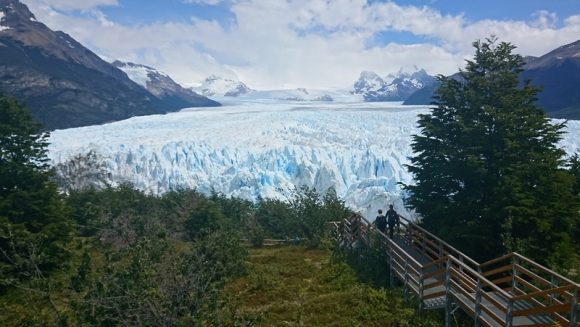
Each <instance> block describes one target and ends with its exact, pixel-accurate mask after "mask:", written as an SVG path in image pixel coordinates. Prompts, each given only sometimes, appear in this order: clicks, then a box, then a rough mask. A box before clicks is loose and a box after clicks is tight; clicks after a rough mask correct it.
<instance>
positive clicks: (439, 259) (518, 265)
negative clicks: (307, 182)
mask: <svg viewBox="0 0 580 327" xmlns="http://www.w3.org/2000/svg"><path fill="white" fill-rule="evenodd" d="M401 220H402V221H403V222H404V223H403V224H402V225H403V226H404V227H406V232H405V233H403V234H401V239H402V240H404V241H405V243H406V244H409V245H410V246H412V247H414V248H415V249H416V250H417V251H419V252H422V253H423V254H422V255H423V256H424V257H425V258H426V259H427V260H429V262H426V263H421V262H419V261H418V260H417V259H416V258H415V257H414V255H413V254H411V253H413V252H407V250H406V249H404V248H403V247H402V246H399V244H397V242H395V241H394V240H393V239H391V238H390V237H388V236H387V235H386V234H385V233H383V232H381V231H380V230H378V229H377V228H374V227H373V225H372V224H371V223H370V222H369V221H368V220H367V219H366V218H364V217H362V215H356V214H355V215H353V216H351V218H350V219H344V220H342V221H341V222H333V225H334V226H335V227H336V231H337V233H336V236H337V237H339V238H340V239H342V240H343V241H348V243H347V246H348V247H353V246H356V244H360V243H358V242H362V244H367V246H372V245H373V244H374V243H373V242H372V241H371V236H372V235H378V236H379V242H380V243H381V244H383V245H386V246H387V250H388V255H389V257H390V259H389V263H390V266H391V277H392V276H393V275H394V276H395V277H396V278H398V279H399V280H401V281H402V282H404V287H405V290H406V291H407V290H411V291H412V293H414V294H415V295H417V296H418V298H419V299H420V303H421V307H422V306H423V303H425V304H427V302H424V301H427V300H429V301H431V299H435V298H444V299H446V301H460V302H462V304H461V305H460V306H462V307H463V309H464V310H468V311H469V312H468V314H471V315H472V316H473V317H474V318H475V320H476V321H480V322H481V323H482V324H483V325H485V326H493V324H492V323H491V322H490V320H489V319H490V318H491V319H493V320H494V321H495V322H497V323H499V324H501V325H503V324H505V325H506V326H513V323H514V317H521V316H525V315H528V314H530V315H543V316H545V317H547V318H549V319H550V320H548V321H554V322H558V323H560V324H562V323H568V322H569V323H570V326H576V325H577V320H578V315H579V314H580V312H578V310H580V309H579V306H578V295H579V293H580V286H579V284H577V283H575V282H573V281H571V280H570V279H568V278H566V277H564V276H562V275H560V274H558V273H556V272H554V271H552V270H550V269H548V268H546V267H544V266H542V265H540V264H538V263H536V262H534V261H533V260H530V259H528V258H526V257H524V256H522V255H520V254H518V253H515V252H513V253H509V254H506V255H503V256H501V257H499V258H495V259H493V260H489V261H486V262H484V263H482V264H479V263H477V262H476V261H475V260H473V259H471V258H470V257H468V256H467V255H465V254H464V253H462V252H460V251H458V250H457V249H455V248H454V247H452V246H451V245H449V244H448V243H446V242H445V241H443V240H441V239H439V238H438V237H437V236H435V235H434V234H432V233H430V232H429V231H427V230H426V229H424V228H422V227H421V226H418V225H417V224H416V223H414V222H412V221H410V220H408V219H406V218H404V217H401ZM344 244H345V243H343V242H341V245H344ZM432 249H435V251H433V250H432ZM427 251H429V254H428V253H427ZM506 260H510V262H509V263H508V264H504V265H503V266H499V265H497V264H498V263H501V262H502V261H506ZM443 264H445V265H444V267H443ZM494 265H495V266H494ZM522 265H525V266H526V267H524V266H522ZM433 267H437V268H435V269H432V268H433ZM487 267H490V268H491V269H486V270H487V271H483V270H484V269H482V268H487ZM530 269H532V270H533V271H532V270H530ZM534 271H535V272H534ZM536 273H538V274H536ZM546 274H548V275H549V278H548V279H549V280H547V279H545V278H544V277H542V276H546ZM493 278H495V279H493ZM528 281H529V282H528ZM506 284H509V285H508V286H504V288H502V287H500V286H501V285H506ZM533 284H538V287H536V286H533ZM541 285H543V286H541ZM518 286H523V287H524V289H523V290H521V288H520V287H518ZM532 286H533V287H532ZM546 286H548V287H549V288H548V289H546ZM442 288H445V290H444V291H443V290H442ZM516 290H521V291H520V293H523V294H517V293H515V292H516ZM508 291H509V292H508ZM530 291H531V292H530ZM512 293H515V294H512ZM450 296H451V297H452V298H449V297H450ZM482 299H485V300H486V301H487V302H486V303H488V304H486V305H485V306H484V305H483V304H482V302H481V301H482ZM436 301H440V300H436ZM522 301H524V302H527V305H526V306H524V307H523V308H522V306H521V302H522ZM431 303H433V302H431ZM436 303H437V302H436ZM438 303H441V302H438ZM456 303H458V304H459V302H456ZM490 304H491V306H490ZM530 305H531V306H530ZM435 307H437V306H435ZM445 308H446V310H449V306H448V305H446V306H445ZM492 308H495V309H493V310H497V312H494V311H493V310H492ZM466 312H467V311H466ZM518 319H522V318H518ZM534 321H539V320H534V319H530V320H528V322H526V323H525V324H526V326H533V325H534V324H539V323H537V322H534ZM517 324H518V325H521V322H519V323H517ZM543 324H544V325H546V323H545V322H544V323H543ZM540 325H541V324H540Z"/></svg>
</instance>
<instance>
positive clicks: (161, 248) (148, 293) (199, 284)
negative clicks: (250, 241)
mask: <svg viewBox="0 0 580 327" xmlns="http://www.w3.org/2000/svg"><path fill="white" fill-rule="evenodd" d="M244 257H245V256H244V253H243V249H242V248H241V247H240V245H239V239H236V238H235V237H232V235H231V234H230V232H229V231H214V232H212V233H210V234H208V235H205V238H203V239H198V240H196V242H195V243H193V244H192V246H191V247H190V248H189V249H187V250H179V249H178V247H177V246H176V245H175V244H173V243H172V242H169V241H168V240H166V239H162V238H157V239H149V238H143V239H140V240H139V241H138V242H137V243H136V244H134V245H132V246H130V247H128V248H125V249H122V250H107V251H106V252H105V261H104V264H103V265H102V266H101V267H99V268H98V271H97V272H96V273H95V274H94V277H93V278H91V279H90V280H88V282H86V286H84V288H86V291H85V292H83V293H82V294H81V295H82V296H81V297H79V298H77V299H76V300H75V301H74V303H73V307H74V319H73V320H74V321H76V323H77V324H88V325H99V326H137V325H138V326H177V325H205V323H202V322H206V323H207V322H211V324H217V323H216V322H215V321H213V320H214V319H217V318H219V317H221V315H220V312H219V309H220V308H221V304H220V301H222V297H221V289H222V288H223V284H224V283H225V281H226V280H228V279H229V278H231V277H233V276H238V275H239V274H240V273H241V272H243V261H244ZM82 268H83V265H81V267H80V269H79V275H80V272H81V271H82ZM85 275H86V274H85ZM216 310H217V311H216Z"/></svg>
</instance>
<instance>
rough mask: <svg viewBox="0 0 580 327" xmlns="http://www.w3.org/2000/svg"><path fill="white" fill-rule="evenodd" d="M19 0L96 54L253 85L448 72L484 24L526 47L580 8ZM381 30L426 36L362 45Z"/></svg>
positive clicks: (534, 50)
mask: <svg viewBox="0 0 580 327" xmlns="http://www.w3.org/2000/svg"><path fill="white" fill-rule="evenodd" d="M59 1H61V2H70V3H72V1H65V0H59ZM189 1H195V0H189ZM200 1H204V2H206V3H207V2H217V1H218V0H200ZM25 2H26V3H28V4H30V6H31V9H33V10H34V11H35V14H37V17H38V18H39V20H40V21H43V22H45V23H46V24H47V25H49V26H50V27H52V28H54V29H61V30H64V31H66V32H67V33H69V34H71V35H72V36H73V37H75V38H77V39H78V40H79V41H80V42H81V43H83V44H86V45H88V46H89V47H90V48H91V49H94V50H95V51H97V52H99V53H100V54H102V55H105V56H107V57H111V58H118V59H121V60H130V61H135V62H139V63H144V64H147V65H151V66H153V67H156V68H159V69H160V70H163V71H165V72H167V73H168V74H170V75H171V76H173V77H174V78H175V79H176V80H178V81H179V82H181V83H184V84H193V83H195V82H197V81H199V80H201V79H203V78H204V77H206V76H207V75H209V74H212V73H215V74H218V75H220V74H221V75H227V76H231V75H233V74H236V75H238V76H239V78H240V79H241V80H243V81H244V82H247V83H248V84H249V85H250V86H251V87H255V88H266V87H336V86H348V85H351V84H352V83H353V82H354V80H355V79H356V78H357V77H358V74H359V73H360V71H361V70H374V71H376V72H377V73H379V74H387V73H389V72H394V71H397V70H398V69H399V68H400V67H401V66H406V65H412V64H416V65H418V66H420V67H424V68H426V69H427V70H428V71H429V72H430V73H433V74H435V73H443V74H450V73H453V72H455V71H456V70H457V68H458V67H459V66H462V65H463V63H464V62H463V60H464V59H465V58H466V57H469V56H470V55H471V54H472V52H473V51H472V47H471V43H472V42H473V41H474V40H476V39H482V38H485V37H488V36H490V35H491V34H495V35H497V36H498V37H500V39H501V40H505V41H510V42H512V43H514V44H516V45H517V46H518V47H519V49H518V51H519V52H520V53H522V54H530V55H540V54H543V53H545V52H547V51H549V50H551V49H554V48H556V47H558V46H560V45H563V44H566V43H569V42H572V41H575V40H576V39H577V38H578V35H580V16H573V17H568V18H566V19H565V20H564V23H563V26H562V27H560V28H558V27H556V23H557V21H558V18H557V17H556V15H555V14H553V13H550V12H547V11H540V12H537V13H536V14H535V15H534V16H533V17H531V19H530V21H496V20H482V21H476V22H470V21H468V20H466V19H465V17H464V16H463V15H456V16H451V15H443V14H442V13H440V12H438V11H436V10H434V9H431V8H429V7H416V6H400V5H397V4H396V3H394V2H384V3H382V2H375V3H373V4H368V3H367V1H366V0H333V1H312V0H287V1H263V0H241V1H236V2H228V3H232V5H231V7H230V10H231V12H232V15H233V17H235V21H233V22H231V24H229V26H227V27H223V26H222V25H221V24H220V23H218V22H216V21H209V20H202V19H199V18H195V19H192V20H191V22H189V23H183V22H164V23H162V22H158V23H151V24H144V25H136V26H129V25H123V24H120V23H116V22H112V21H110V20H109V19H108V18H107V17H105V16H104V15H103V14H102V13H101V12H99V11H97V10H94V9H93V10H89V12H90V13H91V15H89V16H86V17H84V18H79V17H73V16H70V15H67V14H63V13H59V12H56V11H54V10H52V8H54V7H50V6H46V3H45V0H28V1H26V0H25ZM92 2H93V3H97V2H98V3H101V4H104V3H106V2H109V3H116V2H115V1H106V0H102V1H92ZM87 8H88V7H87ZM381 31H387V32H397V31H402V32H409V33H412V34H415V35H417V36H420V37H424V38H426V40H433V43H426V42H423V43H419V44H413V45H402V44H396V43H392V42H391V43H389V42H386V43H385V44H384V45H378V46H373V47H371V48H368V47H367V44H368V41H369V40H370V39H371V38H372V37H373V35H374V34H375V33H377V32H381Z"/></svg>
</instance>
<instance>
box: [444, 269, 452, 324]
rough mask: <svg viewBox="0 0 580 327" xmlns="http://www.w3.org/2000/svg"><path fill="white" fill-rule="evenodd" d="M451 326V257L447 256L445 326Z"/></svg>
mask: <svg viewBox="0 0 580 327" xmlns="http://www.w3.org/2000/svg"><path fill="white" fill-rule="evenodd" d="M450 326H451V258H447V268H446V270H445V327H450Z"/></svg>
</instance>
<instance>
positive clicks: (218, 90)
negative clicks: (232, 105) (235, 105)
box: [192, 74, 253, 97]
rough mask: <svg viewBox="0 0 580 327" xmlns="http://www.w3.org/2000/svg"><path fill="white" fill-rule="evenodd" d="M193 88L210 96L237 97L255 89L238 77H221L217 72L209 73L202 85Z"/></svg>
mask: <svg viewBox="0 0 580 327" xmlns="http://www.w3.org/2000/svg"><path fill="white" fill-rule="evenodd" d="M192 89H193V90H194V91H196V92H199V93H201V94H203V95H205V96H209V97H211V96H227V97H237V96H240V95H244V94H246V93H249V92H251V91H253V90H252V89H250V88H249V87H248V86H247V85H246V84H244V83H243V82H241V81H239V80H238V79H232V78H225V77H220V76H217V75H215V74H211V75H209V76H208V77H206V78H205V79H204V80H203V81H202V82H201V85H200V86H198V87H194V88H192Z"/></svg>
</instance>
